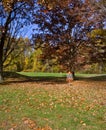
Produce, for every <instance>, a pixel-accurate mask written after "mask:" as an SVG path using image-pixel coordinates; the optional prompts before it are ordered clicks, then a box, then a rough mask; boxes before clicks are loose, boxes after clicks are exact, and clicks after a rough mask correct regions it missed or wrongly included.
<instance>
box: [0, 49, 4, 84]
mask: <svg viewBox="0 0 106 130" xmlns="http://www.w3.org/2000/svg"><path fill="white" fill-rule="evenodd" d="M2 51H3V50H2V49H0V83H3V61H2V58H3V53H2Z"/></svg>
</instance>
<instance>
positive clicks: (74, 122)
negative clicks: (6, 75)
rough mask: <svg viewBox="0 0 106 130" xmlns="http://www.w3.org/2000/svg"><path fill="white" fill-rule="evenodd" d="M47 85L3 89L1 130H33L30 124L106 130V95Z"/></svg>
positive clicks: (57, 129)
mask: <svg viewBox="0 0 106 130" xmlns="http://www.w3.org/2000/svg"><path fill="white" fill-rule="evenodd" d="M43 85H44V84H37V83H35V84H34V83H32V84H31V83H20V84H10V85H4V86H1V85H0V130H9V129H10V128H16V130H30V128H29V126H28V122H27V123H25V121H26V120H27V121H29V122H30V121H34V122H36V124H37V125H36V127H40V128H44V127H46V126H49V127H51V128H52V129H53V130H105V129H106V124H105V121H106V115H105V114H106V113H105V106H104V105H101V102H102V96H103V94H104V91H102V90H98V89H97V90H95V89H93V88H83V87H82V88H77V89H75V88H71V87H67V86H64V85H63V87H61V85H57V87H56V86H55V85H56V84H54V85H53V84H51V85H50V86H47V87H46V86H43ZM53 86H54V87H53ZM103 97H104V96H103ZM33 124H34V123H33Z"/></svg>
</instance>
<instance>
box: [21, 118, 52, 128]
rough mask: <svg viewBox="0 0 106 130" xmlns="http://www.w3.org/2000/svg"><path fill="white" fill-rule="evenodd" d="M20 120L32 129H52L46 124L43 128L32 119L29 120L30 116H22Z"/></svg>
mask: <svg viewBox="0 0 106 130" xmlns="http://www.w3.org/2000/svg"><path fill="white" fill-rule="evenodd" d="M22 121H23V123H24V124H25V125H27V126H28V127H29V128H30V129H32V130H52V128H51V127H49V126H48V125H47V126H45V127H43V128H41V127H39V126H38V125H37V123H36V122H35V121H34V120H31V119H30V118H27V117H24V118H22Z"/></svg>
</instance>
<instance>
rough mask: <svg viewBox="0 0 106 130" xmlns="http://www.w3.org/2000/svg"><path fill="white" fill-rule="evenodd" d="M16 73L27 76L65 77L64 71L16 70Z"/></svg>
mask: <svg viewBox="0 0 106 130" xmlns="http://www.w3.org/2000/svg"><path fill="white" fill-rule="evenodd" d="M17 73H18V74H21V75H24V76H29V77H65V76H66V74H65V73H45V72H17Z"/></svg>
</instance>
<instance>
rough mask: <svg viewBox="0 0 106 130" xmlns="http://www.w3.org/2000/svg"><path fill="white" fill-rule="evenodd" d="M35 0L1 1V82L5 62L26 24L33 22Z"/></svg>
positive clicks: (0, 80)
mask: <svg viewBox="0 0 106 130" xmlns="http://www.w3.org/2000/svg"><path fill="white" fill-rule="evenodd" d="M32 10H33V1H32V0H30V1H27V0H25V1H23V0H11V1H8V0H3V1H2V2H1V3H0V29H1V32H0V82H2V81H3V64H4V62H5V61H6V59H7V58H8V56H9V55H10V54H11V52H12V51H13V50H14V49H15V47H16V45H17V44H18V43H19V40H17V41H16V38H18V37H19V36H20V35H24V34H23V29H24V27H25V26H28V25H29V24H31V20H32V13H33V11H32Z"/></svg>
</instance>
